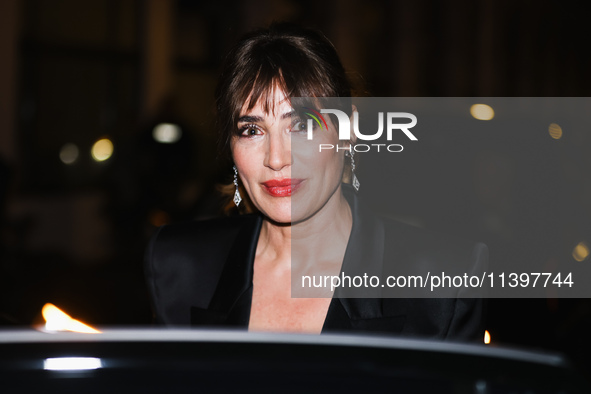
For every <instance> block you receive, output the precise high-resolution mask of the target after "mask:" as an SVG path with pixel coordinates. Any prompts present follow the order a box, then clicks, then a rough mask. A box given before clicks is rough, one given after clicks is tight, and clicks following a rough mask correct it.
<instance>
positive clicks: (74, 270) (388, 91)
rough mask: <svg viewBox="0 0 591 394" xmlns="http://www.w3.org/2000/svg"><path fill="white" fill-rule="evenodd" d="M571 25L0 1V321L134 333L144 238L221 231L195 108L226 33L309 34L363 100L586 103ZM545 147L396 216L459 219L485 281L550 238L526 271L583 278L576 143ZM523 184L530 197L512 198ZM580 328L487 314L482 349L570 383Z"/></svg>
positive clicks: (213, 166)
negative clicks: (540, 172)
mask: <svg viewBox="0 0 591 394" xmlns="http://www.w3.org/2000/svg"><path fill="white" fill-rule="evenodd" d="M588 15H589V13H588V12H587V8H586V3H585V2H584V1H574V0H567V1H564V0H562V1H550V0H538V1H527V0H520V1H498V0H477V1H474V0H451V1H402V0H398V1H377V0H338V1H337V0H329V1H320V2H319V1H290V0H279V1H271V0H255V1H238V0H235V1H198V0H194V1H191V0H84V1H78V0H2V1H0V59H1V60H0V314H2V317H1V318H0V320H1V321H2V323H3V324H5V325H9V324H23V325H29V324H32V323H34V322H36V321H37V320H38V319H39V318H40V311H41V307H42V306H43V304H44V303H46V302H52V303H54V304H56V305H58V306H59V307H61V308H63V309H64V310H66V311H67V312H68V313H70V314H71V315H73V316H75V317H76V318H79V319H80V320H83V321H85V322H87V323H90V324H93V325H99V326H100V325H110V324H117V325H138V324H149V323H150V321H151V312H150V308H149V303H148V298H147V292H146V289H145V286H144V280H143V272H142V258H143V251H144V248H145V246H146V244H147V241H148V239H149V237H150V235H151V234H152V233H153V231H154V230H155V229H156V228H157V227H158V226H160V225H162V224H166V223H172V222H175V221H183V220H191V219H199V218H206V217H213V216H216V215H219V214H220V212H221V206H222V201H221V199H220V197H219V195H218V194H217V192H216V188H215V185H216V184H220V183H225V182H228V181H229V180H230V179H231V172H230V168H231V167H230V166H229V165H228V163H227V162H224V161H222V160H218V157H217V152H216V149H215V140H216V136H215V133H214V130H213V127H212V124H213V122H212V101H213V91H214V88H215V84H216V79H217V73H218V69H219V66H220V63H221V61H222V59H223V57H224V55H225V53H227V51H228V49H229V47H230V46H231V45H232V43H234V42H235V40H236V39H237V38H238V37H239V36H240V35H241V34H242V33H244V32H246V31H249V30H251V29H253V28H256V27H263V26H266V25H268V24H269V23H270V22H271V21H273V20H288V21H293V22H297V23H301V24H304V25H307V26H311V27H316V28H318V29H320V30H322V31H323V32H324V33H325V34H326V35H327V36H328V37H329V38H330V39H331V40H332V41H333V43H334V44H335V46H336V47H337V50H338V52H339V53H340V55H341V58H342V60H343V62H344V64H345V67H346V68H347V69H348V70H349V73H350V76H351V79H352V80H353V81H354V83H355V85H356V87H357V90H358V93H359V94H362V95H367V96H398V97H404V96H424V97H433V96H441V97H446V96H467V97H472V96H475V97H487V96H489V97H490V96H501V97H502V96H516V97H519V96H523V97H527V96H548V97H552V96H589V93H590V92H591V81H590V78H589V70H590V69H591V67H590V66H591V64H590V60H591V51H589V40H590V38H591V25H590V24H589V23H588ZM552 133H553V131H552V130H550V131H549V132H546V133H542V134H540V135H539V136H537V135H536V136H526V137H523V136H522V138H521V144H522V146H524V147H528V148H526V149H511V148H510V144H507V143H500V144H498V145H497V146H493V147H491V146H482V150H481V151H479V152H475V154H474V163H475V165H474V168H473V169H470V170H467V169H466V171H457V172H454V173H453V174H452V176H456V177H457V178H458V180H460V181H462V182H464V183H465V184H466V187H467V188H468V189H470V190H469V193H467V194H465V195H466V196H468V197H466V198H465V199H464V200H457V199H454V198H453V196H447V197H448V198H447V199H446V198H442V199H439V200H438V204H441V207H442V208H443V209H433V207H431V209H423V208H424V207H425V206H429V204H430V203H431V202H433V201H430V200H425V199H420V198H419V199H415V198H412V195H427V194H428V193H429V191H430V190H431V187H432V185H431V184H430V183H429V182H422V183H417V182H416V181H413V180H411V179H410V178H408V179H404V178H402V179H401V180H400V182H402V183H401V185H402V186H404V182H408V185H410V186H412V188H411V187H409V188H408V190H409V194H408V195H407V196H401V197H400V198H401V199H402V200H403V201H404V204H405V207H407V210H408V211H410V212H415V213H418V214H417V215H419V216H422V217H420V219H421V223H423V225H425V226H427V227H430V228H434V229H445V228H446V223H448V222H449V221H450V220H454V217H455V216H456V214H457V213H458V212H459V213H463V214H464V215H465V216H469V217H472V218H473V222H471V223H466V226H465V227H464V232H465V233H472V237H473V238H477V239H479V240H481V241H483V242H485V243H487V244H488V245H489V248H490V250H491V262H494V260H495V258H496V259H503V258H507V256H508V255H510V253H511V249H508V248H507V247H508V246H514V245H516V244H518V243H519V242H521V239H518V238H517V235H516V234H522V235H523V234H530V235H531V236H532V237H535V236H537V235H540V234H542V238H541V239H546V238H547V237H546V236H544V235H543V233H544V231H545V228H546V227H544V226H549V227H550V228H553V229H555V230H556V229H558V230H559V231H554V232H552V233H549V234H556V232H558V235H557V236H558V237H559V238H560V239H559V240H558V241H557V242H556V247H555V248H548V249H545V250H544V255H543V259H542V260H540V264H541V265H542V266H546V267H547V266H548V264H550V266H551V264H552V261H554V260H556V259H561V258H569V259H574V260H573V261H575V260H576V261H578V262H581V263H582V264H585V263H586V264H591V261H589V260H590V259H589V257H588V255H589V245H591V226H590V223H591V205H590V204H591V183H590V182H589V170H590V169H591V159H590V157H591V155H589V147H591V141H590V139H591V136H590V133H589V131H587V132H586V133H585V132H583V133H578V134H577V135H572V134H571V135H569V134H568V133H567V131H565V132H564V136H563V134H562V130H561V131H560V136H559V137H558V138H556V137H557V136H558V131H557V130H554V135H553V134H552ZM558 140H560V141H558ZM548 141H555V142H556V141H558V142H557V143H560V144H561V145H560V147H561V148H560V149H561V152H562V153H561V159H560V160H558V161H554V162H553V165H556V166H558V167H557V172H553V174H554V175H553V176H552V177H551V178H549V179H544V178H542V179H537V178H536V179H531V178H527V171H528V167H535V166H538V165H540V166H543V165H545V163H546V161H545V160H546V154H547V153H548V151H549V150H552V149H553V147H554V145H552V146H549V147H548V146H546V145H544V144H548V143H549V142H548ZM481 145H483V144H481ZM538 146H544V148H543V149H541V150H536V147H538ZM529 148H531V149H529ZM546 164H547V163H546ZM471 171H476V174H472V173H471ZM524 174H525V175H524ZM479 177H487V179H493V180H494V182H492V183H489V184H486V185H485V184H483V183H479V182H477V181H475V179H478V178H479ZM523 179H529V181H530V183H531V184H534V183H535V184H536V185H537V186H536V187H534V189H528V190H536V191H537V192H536V193H535V195H524V194H523V193H521V194H520V191H522V190H523V189H520V188H519V184H520V183H521V182H522V180H523ZM410 191H412V193H410ZM413 204H414V205H413ZM561 204H567V205H568V206H566V207H565V206H564V205H561ZM448 206H451V209H447V210H446V209H445V207H448ZM475 207H476V208H475ZM549 210H550V211H551V212H553V213H552V215H550V216H551V220H550V221H545V220H544V218H546V217H548V211H549ZM470 215H471V216H470ZM565 223H568V225H566V224H565ZM458 235H464V234H458ZM590 326H591V302H589V300H587V299H583V300H564V299H536V300H491V301H490V303H489V314H488V317H487V328H488V330H489V331H490V333H491V335H492V342H493V343H498V344H516V345H521V346H528V347H534V348H547V349H555V350H560V351H563V352H566V353H567V354H569V355H570V356H571V357H573V358H574V359H575V360H576V361H577V363H578V365H580V366H581V367H582V368H589V367H591V366H590V365H589V362H588V361H586V360H585V357H584V354H585V352H577V350H579V351H580V350H581V349H583V350H586V351H589V350H591V341H590V340H589V338H588V335H587V328H588V327H590Z"/></svg>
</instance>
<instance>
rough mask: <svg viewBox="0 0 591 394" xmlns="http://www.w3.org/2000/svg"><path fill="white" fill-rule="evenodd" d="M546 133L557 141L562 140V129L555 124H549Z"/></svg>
mask: <svg viewBox="0 0 591 394" xmlns="http://www.w3.org/2000/svg"><path fill="white" fill-rule="evenodd" d="M548 133H549V134H550V137H552V138H554V139H555V140H559V139H561V138H562V127H560V126H559V125H557V124H556V123H550V126H548Z"/></svg>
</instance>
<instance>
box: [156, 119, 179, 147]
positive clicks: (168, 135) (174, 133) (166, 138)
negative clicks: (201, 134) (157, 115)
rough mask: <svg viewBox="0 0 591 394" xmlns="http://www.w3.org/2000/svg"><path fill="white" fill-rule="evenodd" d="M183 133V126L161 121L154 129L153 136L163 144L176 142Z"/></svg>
mask: <svg viewBox="0 0 591 394" xmlns="http://www.w3.org/2000/svg"><path fill="white" fill-rule="evenodd" d="M182 134H183V132H182V131H181V128H180V127H179V126H178V125H176V124H172V123H160V124H158V125H157V126H156V127H154V130H153V131H152V137H153V138H154V139H155V140H156V141H158V142H160V143H162V144H174V143H175V142H177V141H178V140H179V139H180V138H181V136H182Z"/></svg>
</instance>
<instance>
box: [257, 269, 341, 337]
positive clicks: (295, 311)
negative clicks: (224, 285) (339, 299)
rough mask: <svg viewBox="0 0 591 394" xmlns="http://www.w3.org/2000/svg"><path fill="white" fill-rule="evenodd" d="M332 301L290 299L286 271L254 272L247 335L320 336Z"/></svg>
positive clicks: (288, 280) (289, 279) (288, 279)
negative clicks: (279, 333)
mask: <svg viewBox="0 0 591 394" xmlns="http://www.w3.org/2000/svg"><path fill="white" fill-rule="evenodd" d="M330 302H331V298H291V277H290V275H289V271H287V272H283V273H278V272H271V271H265V270H259V271H258V272H257V270H255V274H254V277H253V294H252V305H251V310H250V321H249V325H248V329H249V330H250V331H276V332H305V333H320V332H321V331H322V326H323V325H324V321H325V319H326V314H327V312H328V307H329V306H330Z"/></svg>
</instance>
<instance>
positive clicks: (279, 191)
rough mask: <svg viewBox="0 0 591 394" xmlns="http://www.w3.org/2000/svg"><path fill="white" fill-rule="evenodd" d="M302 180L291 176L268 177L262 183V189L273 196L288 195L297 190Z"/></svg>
mask: <svg viewBox="0 0 591 394" xmlns="http://www.w3.org/2000/svg"><path fill="white" fill-rule="evenodd" d="M302 181H303V179H291V178H284V179H270V180H268V181H266V182H263V183H262V185H263V189H264V190H265V191H266V192H267V193H269V194H270V195H272V196H273V197H288V196H291V194H292V193H293V192H295V191H296V190H297V188H298V187H299V186H300V184H301V183H302Z"/></svg>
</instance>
